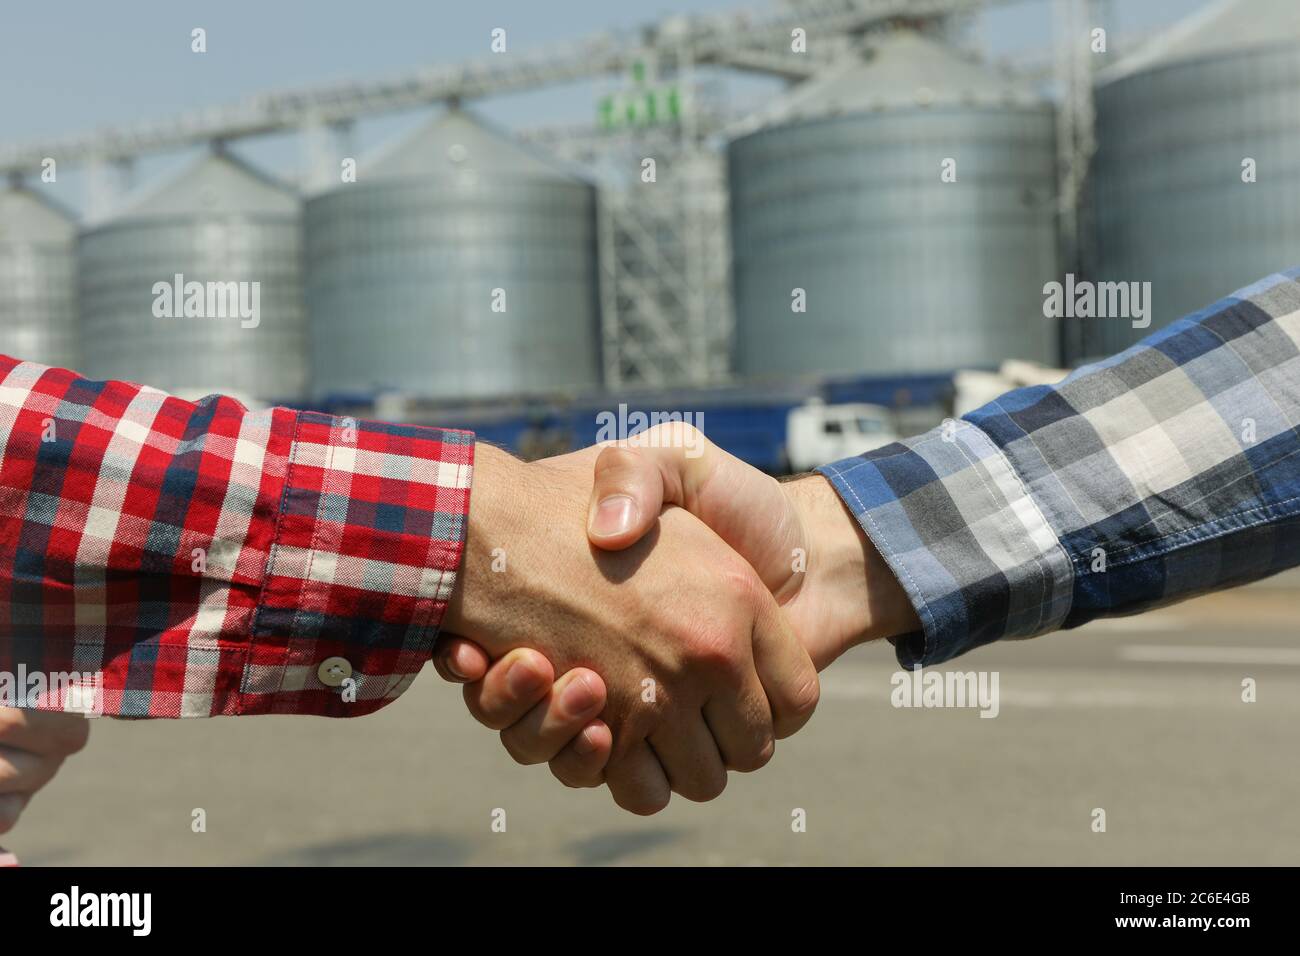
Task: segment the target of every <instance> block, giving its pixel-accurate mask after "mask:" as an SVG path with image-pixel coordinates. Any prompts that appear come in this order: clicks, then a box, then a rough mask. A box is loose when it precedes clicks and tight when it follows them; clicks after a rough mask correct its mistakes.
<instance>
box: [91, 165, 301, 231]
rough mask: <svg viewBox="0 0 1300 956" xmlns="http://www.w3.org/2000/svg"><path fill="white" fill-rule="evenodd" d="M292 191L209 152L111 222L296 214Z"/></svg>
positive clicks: (129, 202) (131, 201) (129, 203)
mask: <svg viewBox="0 0 1300 956" xmlns="http://www.w3.org/2000/svg"><path fill="white" fill-rule="evenodd" d="M297 210H298V198H297V196H296V195H295V194H294V192H293V190H291V189H289V188H288V187H286V186H284V185H282V184H280V183H278V182H276V181H275V180H273V179H272V178H271V177H269V176H267V175H266V174H264V173H262V172H260V171H258V170H256V169H254V168H253V167H252V166H250V165H249V164H248V163H245V162H244V161H243V160H241V159H237V158H236V157H234V156H231V155H230V154H229V153H226V152H223V151H219V152H214V153H209V154H208V155H206V156H203V157H202V158H200V159H199V160H198V161H197V162H195V163H193V164H192V165H190V166H189V167H187V168H186V169H185V170H184V171H182V172H181V173H180V174H179V175H178V176H176V177H174V178H173V179H170V180H168V181H167V182H165V183H163V184H162V185H161V186H158V187H155V188H153V189H150V190H149V191H148V192H146V193H144V194H142V195H139V196H138V197H136V198H128V199H127V201H126V202H125V204H124V205H123V206H122V208H121V209H119V210H118V211H117V212H115V213H114V214H113V215H112V216H111V217H110V218H111V219H114V220H117V219H169V218H176V217H185V216H197V215H205V214H213V213H217V214H227V215H228V214H235V215H238V214H241V213H242V214H248V215H268V214H270V215H276V214H284V215H294V214H295V213H296V212H297Z"/></svg>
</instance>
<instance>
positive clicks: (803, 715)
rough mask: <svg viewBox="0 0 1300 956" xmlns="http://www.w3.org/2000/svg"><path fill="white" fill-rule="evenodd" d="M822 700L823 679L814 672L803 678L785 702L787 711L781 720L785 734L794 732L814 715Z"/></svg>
mask: <svg viewBox="0 0 1300 956" xmlns="http://www.w3.org/2000/svg"><path fill="white" fill-rule="evenodd" d="M820 701H821V681H819V680H818V679H817V674H816V673H815V672H814V673H812V674H810V675H809V676H808V677H806V678H805V679H803V680H802V681H801V682H800V683H799V685H798V686H797V687H796V688H795V689H794V690H793V692H792V693H791V694H790V695H789V697H788V698H787V700H786V702H785V713H784V714H783V715H782V719H781V721H780V723H781V725H782V728H781V729H782V730H783V731H784V734H783V735H788V734H792V733H794V732H795V731H796V730H798V729H799V728H800V727H802V726H803V725H804V724H805V723H807V721H808V719H809V718H810V717H812V715H813V712H814V711H815V710H816V709H817V704H818V703H819V702H820Z"/></svg>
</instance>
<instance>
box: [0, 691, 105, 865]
mask: <svg viewBox="0 0 1300 956" xmlns="http://www.w3.org/2000/svg"><path fill="white" fill-rule="evenodd" d="M89 735H90V721H89V720H87V719H86V718H85V717H82V716H80V715H78V714H60V713H49V712H46V711H39V710H20V709H17V708H14V707H0V833H8V832H9V831H10V830H12V829H13V828H14V824H16V823H17V822H18V817H19V816H20V815H21V814H22V812H23V810H24V809H25V808H26V806H27V803H28V801H30V800H31V798H32V795H33V794H34V793H36V791H37V790H39V789H41V787H43V786H45V785H46V784H47V783H49V782H50V778H51V777H53V776H54V774H55V773H56V772H57V771H58V769H59V767H60V766H62V764H63V761H64V760H65V759H66V758H67V757H69V756H71V755H72V754H74V753H76V752H77V751H78V750H80V749H81V748H82V747H84V746H86V740H87V738H88V737H89ZM0 852H3V851H0Z"/></svg>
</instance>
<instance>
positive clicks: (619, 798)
mask: <svg viewBox="0 0 1300 956" xmlns="http://www.w3.org/2000/svg"><path fill="white" fill-rule="evenodd" d="M670 799H672V797H671V795H670V794H667V793H662V794H661V793H647V792H644V791H640V790H635V791H631V792H627V791H621V790H620V791H616V792H615V793H614V802H615V803H617V804H618V805H619V806H620V807H622V808H623V809H624V810H626V811H627V812H628V813H635V814H636V815H637V816H639V817H652V816H654V815H655V814H656V813H658V812H659V811H660V810H662V809H664V808H665V807H666V806H668V801H669V800H670Z"/></svg>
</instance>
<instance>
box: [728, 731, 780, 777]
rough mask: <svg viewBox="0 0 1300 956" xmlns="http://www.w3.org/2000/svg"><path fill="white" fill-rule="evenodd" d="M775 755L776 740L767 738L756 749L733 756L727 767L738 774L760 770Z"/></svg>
mask: <svg viewBox="0 0 1300 956" xmlns="http://www.w3.org/2000/svg"><path fill="white" fill-rule="evenodd" d="M775 754H776V738H775V737H768V738H767V739H765V740H764V741H763V742H762V743H761V744H760V745H759V746H758V747H757V748H755V749H753V750H749V751H746V752H744V753H741V754H737V755H735V756H734V757H733V758H732V759H731V760H730V761H729V762H728V766H729V767H730V768H731V769H732V770H735V771H737V772H738V773H753V772H754V771H755V770H762V769H763V768H764V767H766V766H767V764H768V762H769V761H771V759H772V757H773V756H774V755H775Z"/></svg>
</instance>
